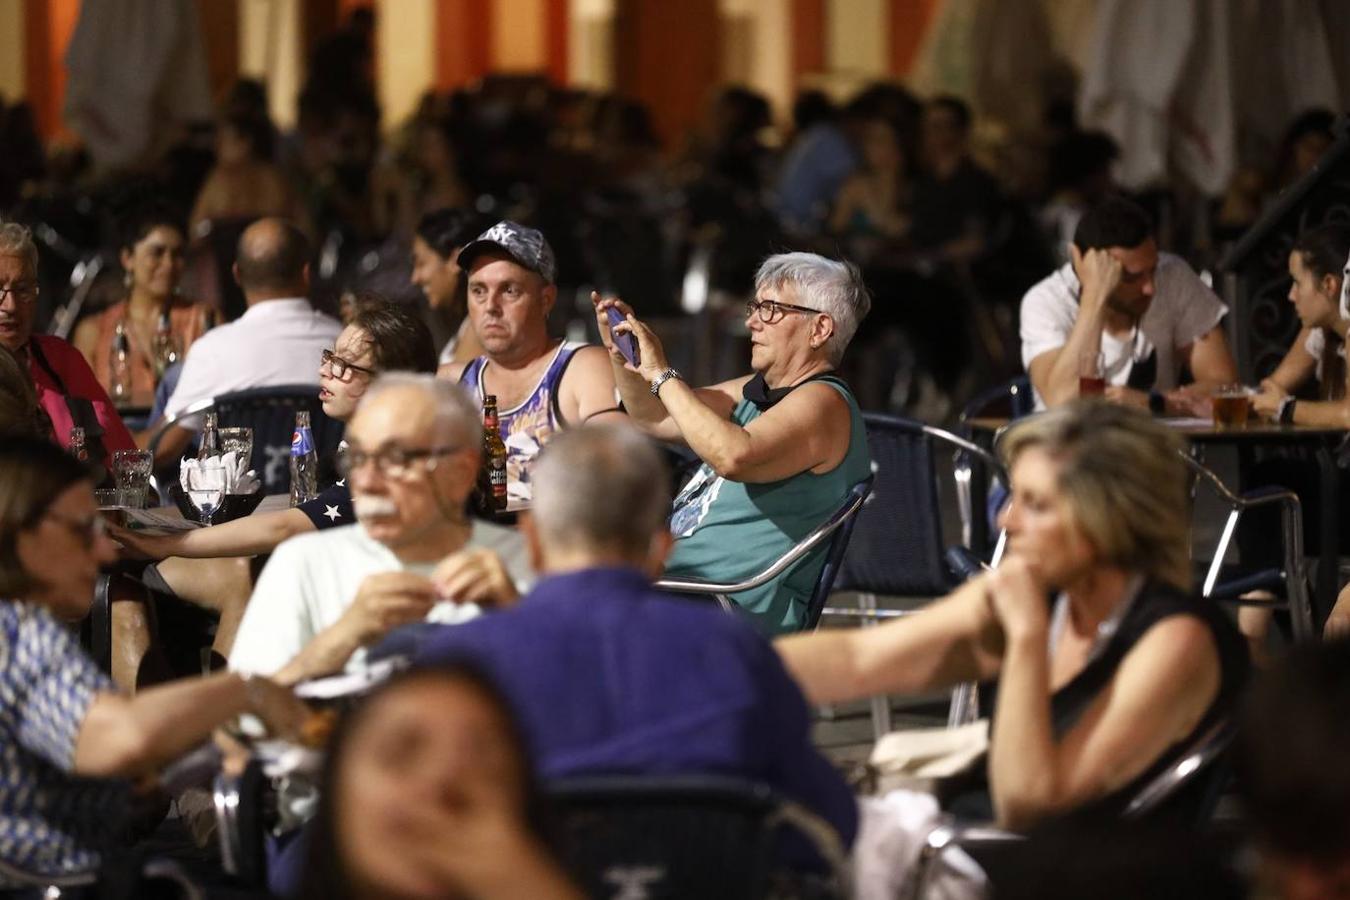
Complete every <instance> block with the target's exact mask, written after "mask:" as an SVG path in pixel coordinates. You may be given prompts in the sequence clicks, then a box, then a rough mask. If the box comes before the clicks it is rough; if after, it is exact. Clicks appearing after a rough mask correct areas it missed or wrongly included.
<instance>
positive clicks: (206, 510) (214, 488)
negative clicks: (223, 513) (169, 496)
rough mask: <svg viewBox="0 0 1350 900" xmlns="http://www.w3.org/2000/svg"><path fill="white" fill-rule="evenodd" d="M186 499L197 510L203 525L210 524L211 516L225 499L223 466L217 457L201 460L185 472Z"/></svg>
mask: <svg viewBox="0 0 1350 900" xmlns="http://www.w3.org/2000/svg"><path fill="white" fill-rule="evenodd" d="M187 489H188V499H189V500H191V501H192V505H193V507H194V508H195V509H196V510H197V516H198V518H199V519H200V521H201V523H202V524H203V525H210V524H211V516H213V515H214V514H215V512H216V510H218V509H220V504H221V503H222V502H224V500H225V467H224V466H223V465H221V464H220V459H219V457H216V458H214V459H205V460H202V461H201V462H200V463H199V464H198V465H197V466H196V467H194V468H192V469H189V470H188V473H187Z"/></svg>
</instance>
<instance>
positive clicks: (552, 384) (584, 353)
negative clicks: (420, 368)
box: [441, 220, 623, 510]
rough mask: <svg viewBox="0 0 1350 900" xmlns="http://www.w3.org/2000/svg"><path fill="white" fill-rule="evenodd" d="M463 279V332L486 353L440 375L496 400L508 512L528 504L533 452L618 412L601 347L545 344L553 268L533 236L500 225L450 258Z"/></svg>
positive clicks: (514, 225) (549, 340) (554, 291)
mask: <svg viewBox="0 0 1350 900" xmlns="http://www.w3.org/2000/svg"><path fill="white" fill-rule="evenodd" d="M459 265H460V268H461V269H463V270H464V271H465V272H466V273H468V295H469V296H468V300H469V303H468V314H469V324H470V326H471V327H472V328H473V330H474V333H475V334H476V335H477V336H478V340H479V341H480V342H481V343H482V345H483V349H484V350H485V351H486V352H485V353H484V355H483V356H479V357H477V358H475V359H473V360H470V361H469V362H468V363H467V364H463V365H458V364H450V365H447V366H443V367H442V368H441V374H442V376H444V377H447V378H453V379H456V380H458V381H459V382H460V383H461V384H463V385H464V386H465V387H466V388H468V389H469V391H470V392H471V393H472V394H473V395H474V396H475V397H476V398H477V400H478V402H479V404H480V405H481V404H482V402H483V398H484V397H485V396H486V395H488V394H492V395H494V396H496V398H497V410H498V418H499V421H500V423H501V435H502V441H503V442H504V443H505V444H506V452H507V460H506V477H507V496H508V506H507V508H508V510H510V509H521V508H525V507H528V506H529V504H530V469H531V467H532V465H533V463H534V458H535V456H536V455H537V454H538V453H539V450H540V448H542V447H543V446H544V444H546V443H548V441H549V439H550V438H551V437H552V436H553V435H554V434H555V433H557V432H558V431H559V430H561V429H563V428H569V427H572V426H575V425H580V424H581V423H583V422H587V421H592V420H594V421H605V420H613V419H615V418H618V417H620V416H623V413H622V412H621V411H620V410H619V407H618V403H617V401H616V399H615V392H614V375H613V372H612V370H611V368H610V365H609V357H608V354H607V353H606V352H605V350H604V348H603V347H599V346H588V345H586V344H581V343H576V342H571V341H563V340H559V339H557V338H553V337H550V336H549V333H548V314H549V311H550V310H551V309H552V308H553V304H554V302H555V301H556V300H557V296H558V287H557V285H556V284H555V283H554V282H555V279H556V278H557V264H556V262H555V261H554V257H553V248H552V247H550V246H549V244H548V240H547V239H546V238H545V237H544V235H543V233H542V232H540V231H538V230H537V229H534V228H527V227H526V226H524V225H521V224H519V223H518V222H512V221H510V220H503V221H501V222H498V223H497V224H496V225H493V226H492V227H491V228H489V229H488V230H487V231H485V232H483V233H482V234H480V235H479V236H478V237H477V238H476V239H474V240H473V241H470V242H469V243H468V244H466V245H465V246H464V249H463V250H461V251H460V253H459Z"/></svg>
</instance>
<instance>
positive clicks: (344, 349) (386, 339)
mask: <svg viewBox="0 0 1350 900" xmlns="http://www.w3.org/2000/svg"><path fill="white" fill-rule="evenodd" d="M313 362H314V360H311V364H312V363H313ZM318 370H319V400H320V402H321V403H322V405H323V411H324V413H325V414H326V415H328V416H329V417H330V418H332V419H334V420H336V421H339V422H346V421H348V420H349V419H351V417H352V415H353V414H354V413H355V412H356V405H357V403H358V402H359V401H360V400H361V398H362V397H363V396H364V395H365V393H366V390H367V389H368V388H369V387H370V385H371V382H372V381H373V380H374V379H375V378H376V377H378V376H379V375H380V374H381V373H384V372H420V373H423V374H428V375H430V374H434V373H435V371H436V350H435V347H434V345H433V344H432V340H431V333H430V332H429V331H428V330H427V326H426V324H425V323H423V322H422V320H421V319H420V318H419V317H418V316H417V315H416V313H414V312H413V311H412V310H410V309H407V308H406V307H403V306H401V305H398V304H394V303H389V302H388V301H384V300H378V299H374V298H367V302H366V303H365V304H364V305H363V306H362V307H361V308H360V310H359V311H358V312H357V313H356V315H355V316H354V317H353V318H352V321H351V324H349V325H348V326H347V327H346V328H344V329H343V330H342V333H341V334H340V335H338V339H337V342H336V343H335V344H334V346H333V348H332V349H331V350H330V349H325V350H324V351H323V352H322V354H321V356H320V360H319V365H318ZM355 521H356V517H355V514H354V513H353V511H352V495H351V490H350V489H349V488H348V486H347V484H346V479H342V480H339V481H337V482H336V483H334V484H332V485H328V486H326V487H325V488H324V489H323V490H321V491H320V492H319V494H318V495H317V496H316V497H314V498H313V499H311V500H308V501H306V502H304V503H301V504H300V505H299V506H296V507H293V508H291V509H284V510H277V511H276V512H270V513H261V514H255V515H251V516H245V517H243V518H241V519H235V520H234V521H233V522H224V523H221V524H219V525H213V526H211V527H210V528H198V529H194V530H191V531H180V532H174V533H170V534H162V535H161V534H147V533H145V532H141V531H131V530H128V529H124V528H114V529H113V531H112V534H113V537H114V539H115V540H116V541H117V542H118V543H119V544H121V545H122V547H123V549H124V552H125V554H126V555H131V556H139V557H143V558H146V559H151V560H158V562H156V563H153V564H152V565H151V566H150V567H148V569H147V571H146V572H145V573H144V575H143V576H142V580H143V581H144V583H145V585H146V586H148V587H150V588H152V589H155V590H158V591H161V592H164V593H169V594H172V595H175V596H177V597H181V598H183V599H185V600H190V601H191V602H193V603H196V604H198V605H200V606H204V607H206V608H208V609H213V610H216V611H218V612H219V613H220V622H219V625H218V626H217V628H216V634H215V639H214V641H213V648H214V649H215V651H216V652H217V653H219V654H220V655H221V656H222V657H228V656H229V653H230V648H231V647H232V646H233V645H234V636H235V632H236V631H237V630H238V628H239V621H240V619H241V618H242V617H243V615H244V609H245V607H246V606H247V605H248V598H249V594H250V593H251V592H252V590H253V560H252V559H251V557H254V556H256V555H262V554H267V553H271V552H272V551H273V550H275V549H276V548H277V546H278V545H279V544H281V542H282V541H285V540H287V539H288V538H292V537H295V536H296V535H299V534H309V533H312V532H315V531H323V530H325V529H328V528H337V527H341V526H344V525H351V524H352V523H354V522H355ZM149 640H150V635H149V632H148V630H147V629H146V628H145V627H144V626H141V627H134V628H133V630H131V631H129V632H128V633H122V632H119V633H118V636H117V641H116V644H117V647H118V651H117V656H118V657H119V658H121V657H124V656H126V657H128V658H129V659H128V662H127V665H128V667H129V668H130V670H131V672H132V673H133V675H134V673H135V671H136V670H137V669H138V668H139V665H140V659H141V657H142V656H144V654H145V651H146V650H147V649H148V646H149ZM114 671H115V672H116V669H115V670H114ZM118 680H119V683H125V682H124V681H123V679H122V678H119V679H118Z"/></svg>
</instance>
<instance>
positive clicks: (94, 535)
mask: <svg viewBox="0 0 1350 900" xmlns="http://www.w3.org/2000/svg"><path fill="white" fill-rule="evenodd" d="M43 518H44V519H51V520H52V521H53V522H55V523H56V524H58V525H60V526H61V527H62V528H64V529H66V531H69V532H70V533H71V535H72V536H74V537H76V538H78V539H79V540H80V542H81V543H82V544H83V545H84V547H85V549H88V548H90V547H92V546H94V541H96V540H98V539H99V538H100V537H102V536H103V535H105V534H107V533H108V523H107V522H106V521H104V519H103V517H102V516H100V515H94V516H90V517H89V518H87V519H73V518H69V517H67V516H62V515H58V514H57V513H54V512H51V511H48V512H47V514H46V515H45V516H43Z"/></svg>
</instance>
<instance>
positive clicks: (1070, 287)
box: [1021, 253, 1228, 409]
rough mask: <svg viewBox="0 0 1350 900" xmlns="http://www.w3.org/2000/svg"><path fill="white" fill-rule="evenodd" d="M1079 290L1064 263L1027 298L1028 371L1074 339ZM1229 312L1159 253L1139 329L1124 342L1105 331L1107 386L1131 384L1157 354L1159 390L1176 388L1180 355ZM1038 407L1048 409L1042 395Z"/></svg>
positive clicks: (1184, 268)
mask: <svg viewBox="0 0 1350 900" xmlns="http://www.w3.org/2000/svg"><path fill="white" fill-rule="evenodd" d="M1079 290H1080V288H1079V284H1078V276H1077V275H1075V274H1074V271H1073V266H1072V265H1064V266H1061V267H1060V268H1058V269H1056V270H1055V271H1054V272H1052V273H1051V274H1050V275H1048V276H1046V277H1045V278H1044V279H1043V280H1041V281H1040V282H1039V283H1038V284H1036V285H1035V286H1033V287H1032V288H1031V290H1029V291H1027V293H1026V296H1024V297H1023V298H1022V317H1021V335H1022V365H1023V367H1025V368H1026V369H1027V370H1028V371H1030V369H1031V361H1032V360H1033V359H1035V358H1036V357H1038V356H1040V355H1041V354H1042V353H1046V352H1048V351H1050V350H1055V349H1058V348H1060V347H1063V346H1064V344H1065V343H1066V342H1067V341H1068V339H1069V332H1071V331H1072V330H1073V323H1074V321H1075V320H1076V319H1077V318H1078V294H1079ZM1227 312H1228V307H1227V306H1225V305H1224V303H1223V301H1222V300H1220V299H1219V298H1218V297H1217V296H1216V295H1215V293H1214V292H1213V291H1211V290H1210V289H1209V288H1207V287H1205V283H1204V282H1203V281H1201V280H1200V277H1199V276H1198V275H1196V274H1195V271H1194V270H1193V269H1192V268H1191V267H1190V266H1189V265H1187V264H1186V261H1185V260H1183V259H1182V258H1181V257H1179V256H1174V255H1172V254H1171V253H1159V254H1158V271H1157V274H1156V276H1155V280H1154V293H1153V302H1152V303H1150V304H1149V307H1148V310H1147V311H1146V312H1145V313H1144V316H1143V318H1141V319H1140V320H1139V324H1138V326H1137V327H1136V328H1135V329H1134V330H1133V332H1131V334H1129V335H1127V336H1125V337H1124V338H1123V339H1122V338H1120V337H1116V336H1114V335H1111V334H1107V333H1105V332H1103V333H1102V356H1103V357H1104V359H1105V364H1106V382H1107V384H1117V385H1123V384H1127V383H1128V382H1129V378H1130V370H1131V369H1133V368H1134V363H1135V362H1136V361H1143V360H1146V359H1147V358H1148V356H1149V354H1150V353H1153V352H1154V351H1155V350H1156V352H1157V362H1158V376H1157V380H1156V381H1155V382H1154V384H1153V387H1154V388H1156V389H1157V390H1160V391H1166V390H1169V389H1171V388H1174V387H1176V386H1177V380H1178V378H1179V377H1180V374H1181V365H1182V363H1183V362H1184V359H1183V357H1182V354H1181V353H1180V351H1181V350H1183V349H1184V348H1186V347H1189V346H1190V345H1191V344H1193V343H1195V342H1196V340H1198V339H1199V338H1201V337H1203V336H1204V335H1206V334H1208V333H1209V331H1210V330H1211V329H1212V328H1214V326H1215V325H1218V324H1219V322H1220V321H1221V320H1222V319H1223V317H1224V315H1225V314H1227ZM1036 408H1037V409H1044V408H1045V402H1044V401H1043V400H1042V399H1041V395H1040V393H1039V392H1037V394H1036Z"/></svg>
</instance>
